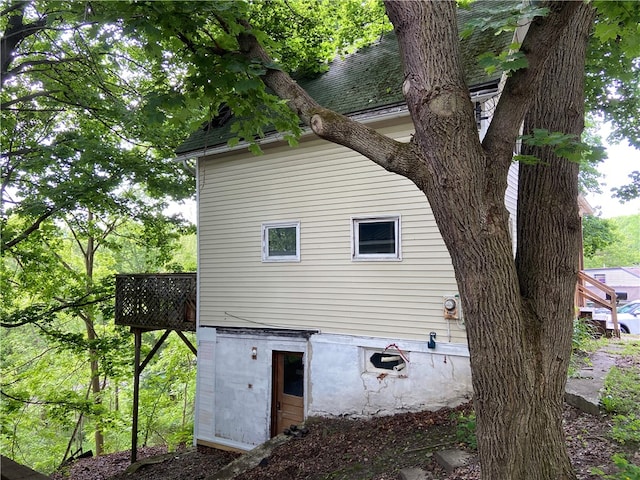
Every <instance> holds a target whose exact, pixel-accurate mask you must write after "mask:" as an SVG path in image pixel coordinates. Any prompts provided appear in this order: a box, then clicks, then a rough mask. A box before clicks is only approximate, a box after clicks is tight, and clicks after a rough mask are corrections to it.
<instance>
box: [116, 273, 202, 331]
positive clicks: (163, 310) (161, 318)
mask: <svg viewBox="0 0 640 480" xmlns="http://www.w3.org/2000/svg"><path fill="white" fill-rule="evenodd" d="M195 320H196V274H195V273H177V274H153V275H143V274H135V275H116V324H118V325H127V326H131V327H140V328H147V329H154V330H155V329H173V330H195V329H196V322H195Z"/></svg>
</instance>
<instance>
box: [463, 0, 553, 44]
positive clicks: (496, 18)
mask: <svg viewBox="0 0 640 480" xmlns="http://www.w3.org/2000/svg"><path fill="white" fill-rule="evenodd" d="M469 3H470V2H468V3H463V4H462V5H461V7H463V8H464V7H465V6H467V5H468V4H469ZM479 11H481V12H482V13H483V15H481V16H478V17H477V18H475V19H473V20H471V21H469V22H467V24H465V26H464V28H463V30H462V31H461V33H460V35H461V37H462V38H468V37H470V36H471V34H472V33H473V32H474V31H475V30H481V31H486V30H492V31H494V32H495V34H496V35H500V34H501V33H503V32H513V31H515V30H516V28H518V26H521V25H524V24H526V23H530V22H531V21H532V20H533V19H534V18H535V17H544V16H546V15H547V14H548V13H549V9H548V8H546V7H537V6H535V5H523V4H514V3H507V2H493V3H492V2H489V3H487V4H486V5H484V6H483V7H482V9H479Z"/></svg>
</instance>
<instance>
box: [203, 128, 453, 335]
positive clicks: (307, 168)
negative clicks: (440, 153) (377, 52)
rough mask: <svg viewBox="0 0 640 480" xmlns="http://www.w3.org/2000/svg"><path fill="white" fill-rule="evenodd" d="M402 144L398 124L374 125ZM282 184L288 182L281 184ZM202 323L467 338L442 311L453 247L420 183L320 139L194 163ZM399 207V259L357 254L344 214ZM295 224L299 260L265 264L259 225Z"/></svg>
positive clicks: (404, 134) (405, 132)
mask: <svg viewBox="0 0 640 480" xmlns="http://www.w3.org/2000/svg"><path fill="white" fill-rule="evenodd" d="M382 132H383V133H385V134H389V135H392V136H394V137H395V138H398V139H400V140H402V141H408V140H409V135H410V133H411V132H410V131H409V129H408V127H407V126H406V125H405V126H395V127H390V128H387V129H383V130H382ZM285 184H286V188H283V186H284V185H285ZM198 185H199V238H200V243H199V272H200V292H201V293H200V298H199V308H200V315H199V321H200V324H201V325H208V326H240V327H281V328H296V329H311V330H320V331H322V332H327V333H340V334H351V335H365V336H374V337H390V338H408V339H428V334H429V332H430V331H434V330H435V331H437V332H438V339H439V340H440V339H442V341H446V340H448V339H449V337H450V338H451V341H453V342H464V341H465V334H464V327H463V326H462V325H459V324H456V323H455V322H451V323H449V321H446V320H444V318H443V313H442V298H443V296H444V295H449V294H454V293H456V292H457V286H456V282H455V277H454V273H453V268H452V265H451V260H450V257H449V254H448V252H447V250H446V247H445V245H444V242H443V240H442V238H441V236H440V233H439V231H438V228H437V226H436V224H435V220H434V218H433V215H432V213H431V209H430V208H429V205H428V203H427V201H426V198H425V196H424V194H423V193H422V192H420V191H419V190H418V189H417V187H416V186H415V185H413V183H411V182H410V181H409V180H407V179H406V178H404V177H401V176H399V175H394V174H391V173H389V172H387V171H385V170H384V169H382V168H381V167H379V166H377V165H375V164H374V163H372V162H371V161H370V160H368V159H366V158H364V157H362V156H361V155H358V154H356V153H354V152H352V151H351V150H348V149H346V148H344V147H341V146H338V145H335V144H332V143H329V142H326V141H323V140H320V139H318V138H317V137H314V138H310V139H302V140H301V142H300V145H299V147H297V148H290V147H288V146H285V145H282V146H269V147H265V148H264V155H261V156H254V155H252V154H250V153H248V152H238V153H234V154H228V155H226V156H217V157H214V158H209V159H204V160H200V162H199V171H198ZM389 212H393V213H398V214H400V215H401V216H402V237H401V240H402V245H401V248H402V261H401V262H353V261H352V258H351V219H352V218H367V217H376V216H379V215H381V214H385V213H389ZM293 218H295V219H296V220H298V221H299V222H300V225H301V228H300V239H299V245H300V261H299V262H272V263H264V262H262V258H261V251H262V246H261V239H262V236H261V228H262V227H261V226H262V224H263V223H265V222H267V221H272V220H274V219H276V220H277V219H293Z"/></svg>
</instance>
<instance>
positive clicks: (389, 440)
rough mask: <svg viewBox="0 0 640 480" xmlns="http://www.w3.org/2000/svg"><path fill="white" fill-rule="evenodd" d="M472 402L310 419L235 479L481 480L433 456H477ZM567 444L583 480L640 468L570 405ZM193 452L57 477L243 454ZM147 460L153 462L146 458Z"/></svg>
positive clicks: (203, 467)
mask: <svg viewBox="0 0 640 480" xmlns="http://www.w3.org/2000/svg"><path fill="white" fill-rule="evenodd" d="M616 364H617V365H618V367H621V368H625V367H630V366H639V365H640V359H639V358H637V357H631V356H625V355H620V356H619V357H617V359H616ZM470 412H471V405H470V404H467V405H462V406H460V407H458V408H456V409H443V410H439V411H437V412H420V413H403V414H398V415H393V416H388V417H377V418H371V419H366V420H364V419H360V420H350V419H346V418H310V419H308V420H307V422H306V426H307V428H308V433H307V434H306V435H304V436H300V437H299V438H298V437H293V438H291V440H290V441H288V442H286V443H284V444H282V445H280V446H279V447H276V448H275V449H274V450H273V452H272V454H271V455H270V456H269V457H267V458H264V459H263V460H262V461H261V462H260V465H259V466H257V467H255V468H253V469H251V470H248V471H246V472H245V473H243V474H241V475H239V476H237V477H235V478H236V480H269V479H277V480H300V479H309V480H329V479H331V480H364V479H367V480H397V479H399V478H400V476H399V471H400V470H401V469H402V468H409V467H419V468H422V469H423V470H424V471H426V472H427V473H426V475H427V479H432V480H435V479H438V480H475V479H479V478H480V468H479V465H478V463H477V461H472V463H471V464H470V465H469V466H468V467H464V468H461V469H458V470H456V471H454V472H453V473H451V474H447V473H446V472H445V471H444V470H443V469H442V468H441V467H440V466H439V465H438V464H437V462H436V461H435V459H434V452H436V451H437V450H441V449H450V448H461V449H466V450H469V451H470V452H471V453H474V452H473V450H472V449H471V448H470V447H469V445H468V440H469V438H470V436H469V435H468V432H467V433H464V432H462V433H463V434H461V432H460V430H459V428H458V427H457V425H459V424H460V423H464V422H460V421H459V419H460V417H461V416H462V418H468V416H469V414H470ZM563 424H564V430H565V434H566V440H567V447H568V451H569V455H570V457H571V459H572V462H573V465H574V467H575V470H576V474H577V477H578V479H580V480H596V479H600V478H601V476H600V475H596V474H594V473H592V469H593V468H594V467H598V468H601V469H602V470H604V472H605V473H614V472H615V471H616V469H615V466H614V465H613V464H612V460H611V457H612V455H613V454H614V453H624V454H625V455H627V458H629V459H630V460H631V461H632V462H633V463H635V464H636V465H640V449H638V445H634V446H629V445H627V446H624V445H620V444H618V443H616V442H615V441H614V440H612V439H611V437H610V431H611V419H610V417H608V416H606V415H602V416H592V415H589V414H586V413H583V412H581V411H579V410H577V409H575V408H573V407H571V406H569V405H566V406H565V409H564V416H563ZM204 450H205V449H201V451H198V450H197V449H195V448H193V447H191V448H186V449H184V450H183V451H179V452H172V453H167V452H166V450H165V449H164V448H162V447H146V448H142V449H139V451H138V459H139V460H142V461H139V462H138V463H137V464H136V465H135V466H136V467H137V469H136V470H135V471H134V472H129V473H128V472H126V471H125V470H127V468H128V467H129V465H130V462H129V458H130V452H129V451H125V452H119V453H114V454H111V455H105V456H101V457H97V458H86V459H80V460H78V461H76V462H75V463H73V464H72V465H70V466H68V467H67V468H66V470H65V471H63V472H58V473H56V474H55V475H53V476H52V478H53V479H54V480H205V479H207V478H209V477H210V476H211V475H213V474H214V473H216V472H218V471H219V470H220V469H221V468H223V467H224V466H225V465H227V464H228V463H229V462H231V461H232V460H234V459H235V458H237V457H238V455H239V454H237V453H230V452H222V451H218V450H213V449H206V451H204ZM143 459H146V460H143Z"/></svg>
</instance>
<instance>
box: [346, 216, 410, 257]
mask: <svg viewBox="0 0 640 480" xmlns="http://www.w3.org/2000/svg"><path fill="white" fill-rule="evenodd" d="M351 222H352V224H351V230H352V236H351V258H352V259H353V260H401V259H402V255H401V252H400V216H385V217H363V218H352V219H351Z"/></svg>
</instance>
